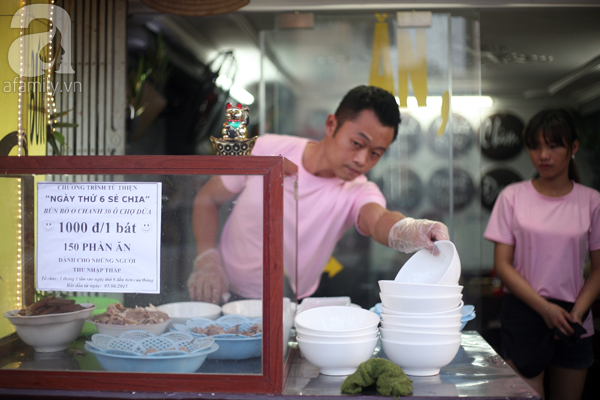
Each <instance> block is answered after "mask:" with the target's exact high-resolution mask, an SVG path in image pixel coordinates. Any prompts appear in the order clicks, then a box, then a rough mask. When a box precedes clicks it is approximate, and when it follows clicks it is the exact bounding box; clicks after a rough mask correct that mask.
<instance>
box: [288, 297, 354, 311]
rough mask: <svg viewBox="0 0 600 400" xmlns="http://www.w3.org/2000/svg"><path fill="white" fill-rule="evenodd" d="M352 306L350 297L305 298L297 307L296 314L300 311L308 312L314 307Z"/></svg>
mask: <svg viewBox="0 0 600 400" xmlns="http://www.w3.org/2000/svg"><path fill="white" fill-rule="evenodd" d="M351 304H352V301H351V300H350V297H348V296H339V297H305V298H304V299H302V302H301V303H300V306H299V307H298V313H301V312H302V311H306V310H310V309H311V308H316V307H325V306H349V305H351Z"/></svg>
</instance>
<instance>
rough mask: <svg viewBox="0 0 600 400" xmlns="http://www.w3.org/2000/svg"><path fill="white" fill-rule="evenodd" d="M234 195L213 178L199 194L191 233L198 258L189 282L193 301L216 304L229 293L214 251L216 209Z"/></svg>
mask: <svg viewBox="0 0 600 400" xmlns="http://www.w3.org/2000/svg"><path fill="white" fill-rule="evenodd" d="M234 195H235V194H234V193H231V192H230V191H229V190H227V188H225V186H224V185H223V182H222V181H221V178H220V177H218V176H214V177H212V178H211V179H210V180H209V181H208V182H207V183H206V184H205V185H204V186H203V187H202V189H200V190H199V191H198V194H197V195H196V197H195V199H194V207H193V210H192V229H193V230H194V237H195V239H196V250H197V252H198V256H197V257H196V259H195V260H194V269H193V271H192V273H191V274H190V276H189V278H188V290H189V292H190V298H191V299H192V300H198V301H205V302H211V303H215V304H218V303H219V302H220V301H221V297H222V296H223V294H225V293H227V291H228V290H229V278H228V277H227V274H226V273H225V271H224V270H223V266H222V265H221V257H220V255H219V252H218V251H217V250H216V246H217V229H218V226H219V208H220V207H221V206H222V205H223V204H224V203H225V202H227V201H228V200H230V199H231V198H232V197H233V196H234Z"/></svg>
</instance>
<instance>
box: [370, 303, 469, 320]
mask: <svg viewBox="0 0 600 400" xmlns="http://www.w3.org/2000/svg"><path fill="white" fill-rule="evenodd" d="M463 305H464V302H463V301H462V300H461V302H460V303H459V304H458V306H457V307H455V308H451V309H450V310H446V311H437V312H416V311H415V312H405V311H396V310H392V309H389V308H387V307H386V306H384V305H383V303H382V304H381V313H382V314H389V315H402V316H408V317H410V316H412V317H441V316H449V315H451V316H458V317H460V316H461V315H462V314H461V310H462V306H463Z"/></svg>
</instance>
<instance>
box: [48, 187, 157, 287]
mask: <svg viewBox="0 0 600 400" xmlns="http://www.w3.org/2000/svg"><path fill="white" fill-rule="evenodd" d="M37 189H38V191H37V215H38V218H37V252H36V255H37V259H36V264H37V273H36V288H37V289H38V290H58V291H69V292H119V293H160V232H161V198H162V186H161V183H160V182H150V183H148V182H143V183H140V182H93V183H83V182H39V183H38V185H37Z"/></svg>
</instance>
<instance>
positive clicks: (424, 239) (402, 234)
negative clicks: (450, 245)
mask: <svg viewBox="0 0 600 400" xmlns="http://www.w3.org/2000/svg"><path fill="white" fill-rule="evenodd" d="M449 239H450V237H449V235H448V228H447V227H446V225H444V224H442V223H441V222H437V221H430V220H428V219H414V218H404V219H401V220H400V221H398V222H396V223H395V224H394V226H392V229H390V235H389V238H388V246H389V247H391V248H393V249H396V250H398V251H401V252H404V253H414V252H415V251H417V250H421V249H427V250H429V251H431V252H432V253H433V254H434V255H437V253H438V252H439V250H438V249H437V247H436V246H435V244H434V243H433V242H434V241H436V240H449Z"/></svg>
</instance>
